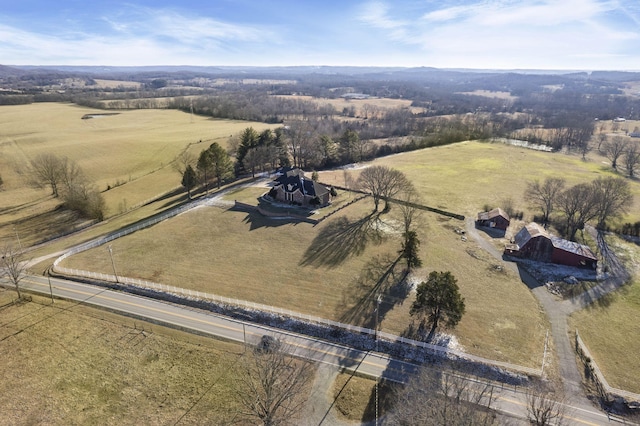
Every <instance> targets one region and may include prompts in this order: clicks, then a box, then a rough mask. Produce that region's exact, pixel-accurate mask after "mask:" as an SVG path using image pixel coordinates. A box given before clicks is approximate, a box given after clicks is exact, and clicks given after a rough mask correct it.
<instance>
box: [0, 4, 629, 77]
mask: <svg viewBox="0 0 640 426" xmlns="http://www.w3.org/2000/svg"><path fill="white" fill-rule="evenodd" d="M0 64H4V65H112V66H134V65H211V66H215V65H257V66H271V65H273V66H278V65H354V66H369V65H371V66H408V67H414V66H431V67H439V68H484V69H572V70H577V69H581V70H594V69H599V70H638V71H640V1H638V0H420V1H419V0H381V1H368V0H362V1H350V0H343V1H335V0H322V1H316V0H272V1H267V0H203V1H196V0H181V1H176V0H174V1H169V0H154V1H151V0H144V1H136V0H131V1H118V0H114V1H105V0H83V1H78V0H57V1H52V0H19V1H18V0H0Z"/></svg>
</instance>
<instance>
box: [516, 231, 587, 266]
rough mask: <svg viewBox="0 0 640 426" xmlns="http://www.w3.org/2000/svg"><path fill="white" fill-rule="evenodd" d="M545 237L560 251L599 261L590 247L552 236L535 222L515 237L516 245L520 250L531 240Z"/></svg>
mask: <svg viewBox="0 0 640 426" xmlns="http://www.w3.org/2000/svg"><path fill="white" fill-rule="evenodd" d="M536 237H543V238H547V239H549V240H550V241H551V244H553V247H554V248H555V249H558V250H563V251H566V252H568V253H573V254H577V255H579V256H582V257H585V258H588V259H593V260H597V257H596V255H595V254H593V251H591V249H590V248H589V246H585V245H583V244H578V243H576V242H573V241H569V240H565V239H563V238H560V237H556V236H552V235H550V234H549V233H548V232H547V231H546V230H545V229H544V228H543V227H542V226H540V225H538V224H537V223H535V222H531V223H528V224H527V225H526V226H525V227H524V228H522V229H521V230H520V231H519V232H518V233H517V234H516V236H515V237H514V240H515V244H516V245H517V246H518V249H520V248H522V247H524V246H525V244H527V243H528V242H529V240H531V239H532V238H536Z"/></svg>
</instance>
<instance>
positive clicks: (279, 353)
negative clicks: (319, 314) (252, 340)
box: [235, 338, 313, 426]
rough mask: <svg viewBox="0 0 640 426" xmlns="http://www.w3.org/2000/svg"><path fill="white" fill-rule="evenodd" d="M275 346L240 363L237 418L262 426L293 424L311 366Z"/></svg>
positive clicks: (256, 351)
mask: <svg viewBox="0 0 640 426" xmlns="http://www.w3.org/2000/svg"><path fill="white" fill-rule="evenodd" d="M271 341H275V342H277V343H278V344H275V345H269V346H267V347H264V346H263V347H262V348H260V347H259V348H256V349H255V350H253V351H247V353H246V354H245V355H244V356H243V358H242V359H241V360H240V368H239V369H238V376H237V380H236V384H235V385H236V389H235V395H236V397H237V400H238V402H239V403H240V405H241V406H242V410H241V412H239V413H238V414H239V415H240V416H241V417H244V418H246V419H248V420H249V421H252V422H255V421H259V422H260V423H261V424H263V425H264V426H275V425H286V424H296V417H297V416H298V415H299V413H300V411H301V410H302V408H303V407H304V404H305V402H306V394H307V389H306V388H307V386H308V384H309V382H310V380H311V378H312V376H313V369H312V364H310V363H309V362H307V361H303V360H299V359H294V358H292V357H290V356H288V355H287V354H286V352H285V350H284V348H283V347H282V346H281V345H280V344H279V342H278V341H276V340H274V339H273V338H271Z"/></svg>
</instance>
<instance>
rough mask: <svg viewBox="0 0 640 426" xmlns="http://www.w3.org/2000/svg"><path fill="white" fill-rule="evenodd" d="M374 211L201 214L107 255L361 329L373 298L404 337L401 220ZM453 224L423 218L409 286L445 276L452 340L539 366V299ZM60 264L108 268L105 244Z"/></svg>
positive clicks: (388, 325)
mask: <svg viewBox="0 0 640 426" xmlns="http://www.w3.org/2000/svg"><path fill="white" fill-rule="evenodd" d="M248 193H249V194H251V195H248V196H247V198H249V197H252V196H255V192H253V190H249V191H248ZM235 195H237V193H236V194H235ZM340 197H344V198H347V200H348V196H347V195H345V194H342V195H341V196H340ZM340 197H339V199H340ZM240 198H243V196H241V197H240ZM372 205H373V204H372V202H371V201H370V200H369V199H365V200H361V201H359V202H358V203H356V204H354V205H352V206H349V207H347V208H346V209H344V210H341V211H339V212H338V213H336V214H335V215H333V216H331V217H330V218H329V219H327V220H326V221H324V222H322V223H321V224H319V225H316V226H314V225H311V224H307V223H295V222H293V223H292V222H287V221H282V220H270V219H266V218H264V217H262V216H260V215H259V214H257V213H251V214H248V213H245V212H238V211H234V210H233V209H229V210H227V209H221V208H217V207H201V208H198V209H196V210H194V211H191V212H189V213H186V214H183V215H180V216H178V217H177V218H175V219H172V220H170V221H166V222H163V223H161V224H159V225H157V226H155V227H153V228H150V229H147V230H143V231H139V232H137V233H135V234H133V235H130V236H128V237H125V238H122V239H119V240H116V241H114V242H113V243H112V248H113V253H114V259H115V262H116V265H117V269H118V272H119V273H120V274H122V275H125V276H131V277H138V278H145V279H150V280H153V281H157V282H162V283H166V284H172V285H176V286H181V287H185V288H191V289H195V290H199V291H204V292H209V293H214V294H219V295H224V296H227V297H234V298H240V299H245V300H250V301H254V302H259V303H265V304H269V305H273V306H278V307H283V308H288V309H292V310H297V311H301V312H305V313H309V314H313V315H318V316H321V317H324V318H331V319H335V320H340V321H344V322H349V323H353V324H359V325H365V326H368V327H373V326H374V318H375V316H374V314H373V312H374V309H375V304H374V302H373V301H374V300H375V297H374V296H373V294H374V293H375V292H376V291H381V292H382V293H383V294H384V299H383V303H382V305H381V310H380V321H381V327H382V329H384V330H385V331H390V332H394V333H404V332H406V331H407V328H408V326H409V324H410V322H411V319H410V316H409V306H410V297H411V296H410V295H409V294H408V289H407V288H406V287H405V286H403V285H402V284H401V283H400V282H399V281H400V278H401V270H402V265H401V264H396V265H395V267H393V268H392V265H394V261H395V260H396V259H397V252H398V249H399V247H400V235H399V234H400V221H399V219H398V217H397V216H396V214H397V212H394V210H392V212H391V213H390V214H388V215H383V216H381V218H382V221H377V220H374V219H373V218H371V217H368V215H369V213H370V211H371V209H372ZM459 226H464V225H463V223H462V222H461V221H456V220H450V219H448V218H445V219H443V218H442V217H439V216H437V215H434V214H425V215H423V216H422V219H421V222H420V226H419V233H420V238H421V240H422V241H423V244H422V258H423V262H424V267H423V268H422V269H421V270H418V271H416V273H415V278H414V281H415V280H420V279H422V278H424V277H426V275H427V274H428V272H429V271H431V270H451V271H452V272H453V273H454V275H455V276H456V277H457V278H458V280H459V284H460V286H461V289H462V292H463V295H464V296H465V298H466V299H467V314H466V315H465V317H464V319H463V321H462V322H461V324H460V325H459V327H458V329H457V330H456V335H457V337H458V339H459V341H460V343H461V344H462V345H463V346H464V347H465V348H467V349H468V350H469V351H470V352H472V353H475V354H478V355H481V356H487V357H490V358H494V359H500V360H503V361H508V362H513V363H519V364H522V365H527V366H531V367H537V366H538V365H539V363H540V360H541V356H542V342H543V339H544V332H545V329H546V323H545V320H544V316H543V314H542V313H541V312H540V310H539V308H538V305H537V303H536V301H535V299H534V298H533V296H532V295H531V294H530V292H529V291H528V289H527V288H526V287H525V286H523V285H522V284H520V283H519V279H518V277H517V276H515V274H512V273H509V272H499V273H497V272H495V271H494V263H495V261H494V260H492V259H491V258H490V257H489V256H488V255H486V254H484V252H483V251H482V250H480V249H479V248H478V247H477V246H476V245H475V243H473V242H464V241H462V240H461V239H460V236H459V235H458V234H457V233H456V232H455V228H457V227H459ZM63 266H66V267H71V268H80V269H90V270H96V271H102V272H105V273H111V264H110V260H109V257H108V255H107V252H106V249H105V248H104V247H99V248H96V249H93V250H90V251H87V252H85V253H81V254H79V255H77V256H73V257H71V258H69V259H68V260H66V261H65V262H64V265H63Z"/></svg>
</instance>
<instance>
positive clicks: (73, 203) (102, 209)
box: [31, 153, 106, 220]
mask: <svg viewBox="0 0 640 426" xmlns="http://www.w3.org/2000/svg"><path fill="white" fill-rule="evenodd" d="M31 170H32V177H33V180H32V181H33V183H34V184H35V185H36V186H39V187H45V186H49V188H50V189H51V195H52V196H53V197H55V198H58V197H59V198H61V199H62V201H63V204H64V206H65V207H66V208H68V209H70V210H74V211H76V212H78V213H80V214H81V215H82V216H84V217H87V218H89V219H95V220H103V219H104V216H105V214H106V205H105V201H104V198H103V197H102V194H101V193H100V191H98V189H97V188H96V187H95V185H93V184H92V183H91V182H89V180H88V179H87V178H86V176H85V174H84V172H83V171H82V170H81V169H80V167H78V165H77V164H76V163H75V162H73V161H71V160H69V159H68V158H67V157H58V156H56V155H55V154H51V153H45V154H40V155H38V156H37V157H36V158H34V159H33V160H32V161H31Z"/></svg>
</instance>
